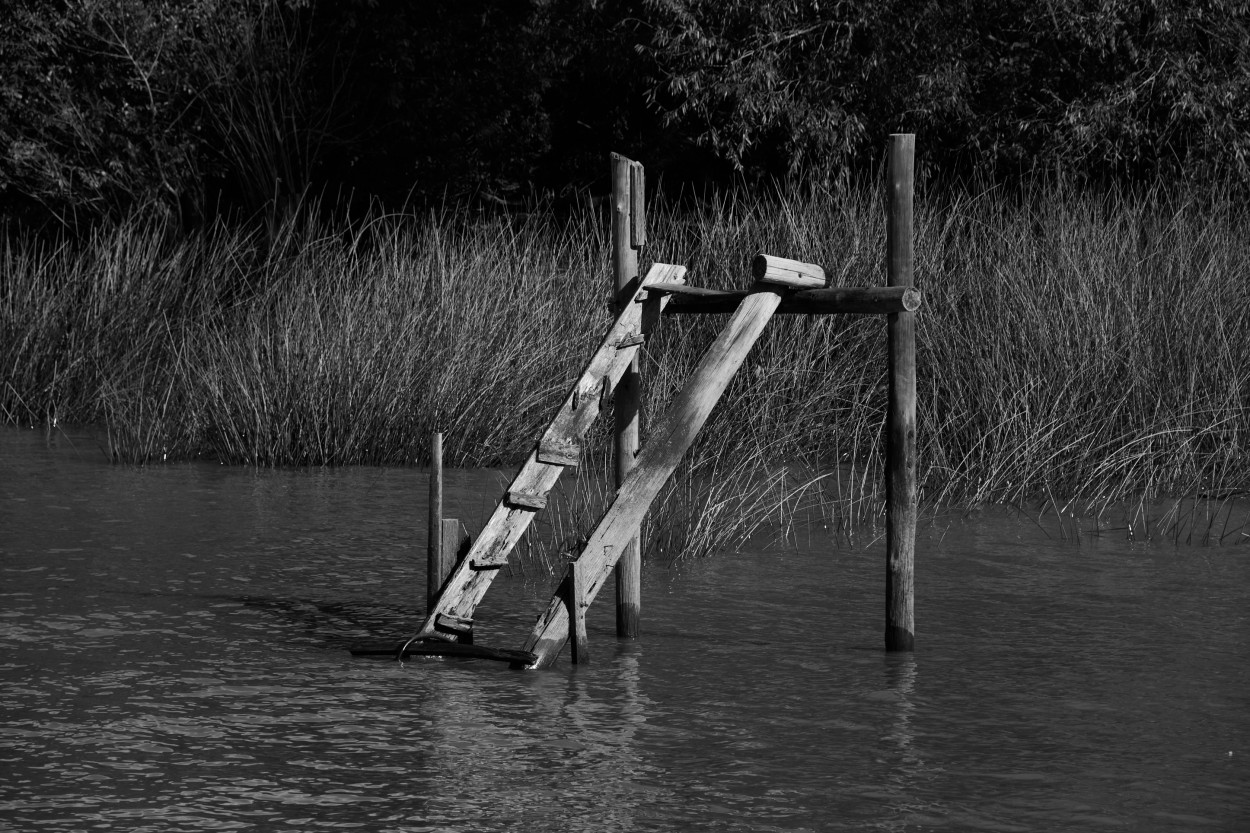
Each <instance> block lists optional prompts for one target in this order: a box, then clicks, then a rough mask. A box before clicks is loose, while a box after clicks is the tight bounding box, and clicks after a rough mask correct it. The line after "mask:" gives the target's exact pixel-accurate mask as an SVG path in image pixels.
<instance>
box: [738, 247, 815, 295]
mask: <svg viewBox="0 0 1250 833" xmlns="http://www.w3.org/2000/svg"><path fill="white" fill-rule="evenodd" d="M751 274H752V275H754V276H755V279H756V280H757V281H764V283H779V284H782V285H783V286H792V287H796V288H799V287H822V286H828V281H827V280H826V279H825V270H824V269H822V268H821V267H819V266H817V265H816V264H815V263H804V262H803V261H801V260H790V259H789V258H785V257H774V256H773V255H766V254H762V253H761V254H758V255H756V256H755V257H754V259H752V260H751Z"/></svg>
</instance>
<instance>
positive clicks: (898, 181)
mask: <svg viewBox="0 0 1250 833" xmlns="http://www.w3.org/2000/svg"><path fill="white" fill-rule="evenodd" d="M915 150H916V137H915V136H914V135H912V134H910V133H895V134H893V135H892V136H890V149H889V167H888V185H887V187H888V189H889V193H888V196H887V206H888V209H887V210H888V214H887V220H886V249H887V256H886V259H887V264H886V274H887V278H886V282H887V283H888V284H889V285H890V286H913V285H914V282H915V281H914V275H913V260H912V186H913V170H914V157H915ZM915 319H916V314H915V313H914V312H892V313H890V314H889V315H888V316H887V319H886V320H887V325H886V326H887V332H888V341H889V352H890V359H889V368H890V383H889V384H890V394H889V397H890V401H889V411H888V433H887V445H886V481H885V494H886V528H885V541H886V544H885V547H886V571H885V649H886V650H887V651H911V650H914V648H915V641H916V618H915V599H914V595H913V594H914V586H915V553H916V320H915Z"/></svg>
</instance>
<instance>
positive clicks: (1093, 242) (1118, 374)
mask: <svg viewBox="0 0 1250 833" xmlns="http://www.w3.org/2000/svg"><path fill="white" fill-rule="evenodd" d="M917 205H918V211H917V217H916V262H917V283H918V285H919V287H920V288H921V289H922V290H923V292H924V305H923V307H922V308H921V311H920V313H919V318H918V338H917V340H918V344H919V350H920V352H919V356H918V373H919V379H920V406H919V437H920V447H919V459H920V461H921V471H920V483H921V495H922V501H923V502H924V504H925V505H927V506H943V505H951V504H969V505H971V504H978V503H987V502H1007V503H1017V504H1023V503H1025V502H1028V501H1034V502H1040V504H1039V505H1042V506H1053V507H1054V509H1055V510H1056V511H1058V512H1063V511H1070V510H1071V508H1072V507H1073V506H1074V505H1076V502H1080V505H1081V506H1082V507H1083V508H1082V511H1084V512H1093V513H1095V514H1098V513H1105V512H1107V511H1110V507H1112V506H1114V505H1119V504H1123V503H1124V502H1125V501H1126V500H1134V501H1137V502H1138V503H1137V505H1138V506H1146V505H1147V504H1148V503H1149V501H1153V500H1154V499H1156V498H1158V497H1160V496H1164V495H1172V496H1189V497H1191V498H1194V499H1198V500H1202V499H1206V500H1208V501H1210V500H1216V501H1228V500H1232V499H1236V497H1237V496H1238V495H1239V494H1245V493H1246V491H1247V490H1248V489H1250V458H1248V457H1247V443H1248V439H1247V432H1248V430H1250V419H1248V415H1250V339H1248V338H1247V335H1246V334H1247V333H1248V332H1250V289H1248V288H1247V281H1246V275H1247V274H1250V268H1248V267H1250V257H1248V256H1247V255H1246V254H1245V249H1244V247H1242V246H1240V245H1238V244H1239V241H1241V240H1243V239H1245V238H1246V237H1247V236H1248V235H1247V232H1250V221H1248V218H1247V213H1246V211H1245V209H1244V208H1243V207H1242V206H1241V205H1239V204H1238V203H1236V202H1234V201H1233V200H1232V199H1231V198H1229V197H1227V196H1222V195H1214V196H1212V195H1195V194H1175V193H1155V194H1144V195H1141V194H1137V195H1130V194H1116V195H1102V196H1094V195H1090V194H1084V193H1077V192H1074V191H1071V190H1066V189H1064V188H1061V187H1048V188H1038V189H1037V190H1036V191H1035V192H1034V193H1031V194H1026V195H1023V196H1022V195H1019V194H1016V195H1004V194H1000V193H998V192H996V191H994V190H992V189H986V190H983V191H980V192H975V193H970V192H967V191H963V192H958V193H954V192H952V193H949V194H936V195H925V194H921V195H919V197H918V200H917ZM318 216H319V213H318V212H316V211H307V212H303V213H301V214H298V215H296V219H293V220H291V221H290V222H288V223H286V224H285V225H283V226H282V227H280V228H277V229H275V230H270V231H269V233H267V234H265V235H261V234H255V233H251V232H248V231H246V230H243V229H239V228H225V227H217V228H213V229H210V230H208V231H205V232H203V233H200V234H198V235H195V236H192V237H179V236H175V235H174V234H172V232H171V231H170V230H169V229H167V228H165V227H162V226H161V225H160V224H158V223H152V222H144V221H141V220H134V221H131V222H128V223H124V224H122V225H120V226H117V227H114V228H110V229H107V230H100V231H99V232H97V233H96V234H95V235H94V236H93V237H91V238H90V239H88V240H86V241H83V242H81V243H78V244H65V245H61V246H48V245H46V244H43V243H40V242H37V241H35V240H34V239H30V238H22V237H16V238H10V239H8V240H6V241H5V248H4V251H3V261H2V263H0V266H2V269H3V273H2V277H3V283H2V284H0V316H2V317H0V322H2V324H3V328H2V331H0V368H3V370H2V371H0V372H3V374H4V376H3V382H2V383H0V409H2V412H3V415H4V417H5V418H6V419H7V420H9V421H13V422H34V421H45V420H60V421H63V422H78V423H82V422H91V423H98V424H102V425H104V426H106V427H107V435H108V442H109V448H110V451H111V453H113V454H114V455H115V456H116V457H117V458H118V459H121V460H127V461H136V462H142V461H148V460H159V459H185V458H194V457H207V458H212V459H219V460H222V461H225V462H232V463H246V464H251V465H326V464H332V465H333V464H350V463H368V464H386V465H410V464H414V463H421V462H423V455H424V449H425V448H426V445H427V441H428V437H429V435H430V433H431V432H432V431H434V430H441V431H443V432H445V434H446V435H447V445H446V449H445V453H446V455H447V458H448V463H449V464H451V465H460V466H495V465H504V464H507V463H510V462H513V461H516V460H518V459H520V458H521V457H523V456H524V455H525V454H526V453H527V451H528V450H529V449H530V448H531V447H532V445H533V443H534V442H535V440H536V438H537V436H538V435H539V434H540V433H541V431H542V428H543V427H544V426H545V424H546V422H547V421H548V420H549V419H550V417H551V415H552V412H553V410H554V408H555V407H556V406H557V403H558V402H559V401H561V399H562V397H563V396H564V394H565V392H566V391H567V388H568V386H569V385H570V383H571V381H572V380H573V379H574V378H575V377H576V375H577V374H578V373H579V371H580V368H581V366H582V364H583V362H584V361H585V359H586V357H587V356H588V355H589V353H590V351H591V349H593V346H594V344H595V343H596V342H597V340H598V338H599V337H600V335H601V333H602V332H603V329H604V328H605V326H606V325H607V323H608V321H609V313H608V309H607V286H608V283H609V276H608V241H607V239H606V235H605V229H606V219H607V218H606V216H600V215H599V214H597V213H595V212H593V211H590V210H586V211H583V212H581V213H574V214H573V215H572V216H567V217H557V216H555V215H554V214H547V213H542V212H539V213H536V214H530V215H524V216H515V217H493V218H491V217H484V218H478V219H474V218H471V217H467V216H465V215H456V214H452V213H448V214H444V215H438V214H435V215H427V216H416V217H413V216H407V217H390V216H377V217H373V218H369V219H367V220H366V221H363V222H354V223H351V222H345V221H333V220H326V219H316V218H317V217H318ZM650 217H651V227H652V234H651V239H652V246H651V247H650V249H649V250H648V251H647V252H646V258H647V259H654V260H658V261H664V262H676V263H684V264H687V265H688V266H689V267H690V273H689V280H690V282H691V283H693V284H696V285H702V286H712V287H729V286H734V287H741V286H744V285H746V283H747V280H748V278H747V268H746V266H747V263H748V262H749V258H750V256H751V255H752V254H754V253H755V252H757V251H767V252H769V253H773V254H777V255H782V256H786V257H794V258H798V259H802V260H808V261H812V262H817V263H821V264H823V265H824V266H825V268H826V270H827V271H828V272H829V273H830V274H831V275H832V279H833V282H834V283H835V284H838V285H874V284H880V283H882V282H883V270H884V267H883V256H882V251H883V241H884V222H883V210H882V206H881V200H880V198H879V196H878V189H876V188H875V187H871V186H863V187H855V188H850V189H848V190H845V191H842V192H837V193H830V192H823V191H819V190H817V191H814V192H811V193H803V194H800V193H799V192H797V191H795V192H790V193H781V194H777V195H774V196H773V197H771V198H768V199H756V200H750V201H748V200H746V199H744V198H742V197H740V196H739V197H734V196H726V197H722V198H717V199H713V200H711V201H708V202H705V203H703V204H702V205H700V206H699V207H696V208H693V209H683V210H677V209H676V208H674V207H672V206H669V205H664V204H657V205H654V206H652V207H651V211H650ZM722 322H723V318H721V317H711V318H706V319H705V318H698V317H688V318H670V319H666V321H665V323H664V326H663V328H662V329H661V331H660V333H659V334H658V336H657V337H656V338H655V339H653V340H652V341H651V342H650V343H649V345H648V347H647V349H646V350H645V352H644V356H643V373H644V377H645V379H646V407H645V410H644V415H643V420H644V435H645V426H646V424H647V421H648V420H650V419H651V418H653V417H654V415H655V414H656V413H658V411H659V409H661V408H662V407H663V406H664V404H665V403H666V402H667V401H668V400H669V399H670V398H671V397H672V396H673V395H674V393H675V392H676V391H677V390H678V389H679V388H680V386H681V384H682V383H683V381H684V379H685V378H686V377H687V376H688V374H689V371H690V370H691V369H692V368H693V365H694V364H695V363H696V362H697V361H698V358H699V356H700V355H701V353H702V351H703V349H704V348H705V347H706V346H707V344H709V343H710V341H711V340H712V339H713V338H714V337H715V334H716V332H717V329H718V327H719V326H720V324H721V323H722ZM884 385H885V334H884V326H883V323H882V321H881V320H880V319H879V318H870V317H852V316H811V317H809V316H787V317H778V318H777V319H775V320H774V321H773V322H772V323H771V324H770V325H769V328H768V330H766V332H765V335H764V336H763V337H762V338H761V340H760V342H759V343H758V344H757V346H756V347H755V349H754V350H753V352H752V354H751V356H750V358H749V359H748V361H747V364H746V366H745V367H744V369H743V371H742V372H741V373H740V374H739V375H738V376H737V378H735V380H734V381H733V383H732V384H731V386H730V388H729V390H728V392H727V393H726V395H725V398H724V400H723V401H722V403H721V404H720V405H719V406H718V408H717V410H716V411H715V412H714V413H713V416H712V418H711V420H710V421H709V423H708V425H707V427H706V429H705V430H704V433H703V435H702V437H701V438H700V440H699V441H698V443H697V445H696V447H695V449H694V451H693V452H692V455H691V457H690V460H689V462H688V463H687V465H686V466H685V467H684V469H683V472H684V473H683V475H682V476H681V477H679V478H678V479H677V481H676V482H675V483H674V484H673V485H672V486H671V487H670V490H669V492H668V493H666V495H665V496H664V498H663V499H662V501H661V502H660V504H659V505H658V507H657V510H656V512H655V513H654V516H653V521H652V523H651V527H650V528H651V536H650V539H651V542H652V547H653V551H654V552H659V551H660V550H664V551H665V552H668V553H674V552H680V551H684V552H706V551H710V550H712V549H715V548H717V547H720V546H722V545H724V544H725V543H726V542H730V543H732V542H736V541H741V540H744V539H745V538H746V537H749V536H750V535H752V534H755V533H758V532H760V531H761V530H764V529H768V530H772V531H773V532H776V531H777V530H779V529H780V530H782V531H784V530H785V529H786V524H787V523H789V522H790V521H791V520H793V519H794V518H796V517H797V518H809V519H810V518H811V517H813V515H812V513H817V514H818V515H819V516H821V519H822V520H823V522H824V523H825V524H826V526H828V527H829V528H830V529H832V530H834V531H836V532H838V533H839V534H850V533H851V531H853V530H855V529H857V528H860V527H862V526H863V524H864V523H865V522H870V521H873V520H874V519H876V518H877V517H878V515H879V511H880V506H881V498H882V494H881V493H882V483H881V457H882V452H883V447H882V442H883V427H884V418H885V393H884ZM606 438H607V434H606V427H605V426H602V425H600V426H597V427H596V428H595V429H594V430H593V431H592V435H591V438H590V443H589V445H590V448H591V451H590V452H588V454H591V455H594V454H600V455H602V454H603V451H602V449H603V448H605V447H606ZM595 459H598V458H595ZM604 459H606V457H605V458H604ZM597 465H598V464H596V466H597ZM596 466H587V467H585V468H586V469H587V470H590V469H596ZM603 466H604V467H605V469H606V463H604V464H603ZM600 479H601V480H602V479H603V478H600ZM578 488H580V489H581V492H580V493H578V492H577V491H576V490H574V493H575V494H580V495H581V497H579V498H577V501H580V504H578V505H580V506H581V507H582V508H581V509H576V510H573V509H570V510H569V512H570V513H572V514H570V516H569V517H570V518H572V517H573V516H574V515H578V513H581V514H582V515H585V516H587V517H590V516H593V515H595V513H596V512H597V511H598V510H597V509H595V508H594V505H595V501H596V500H598V501H601V500H602V499H603V488H604V487H602V486H592V485H591V484H590V481H589V480H586V481H585V482H584V483H583V485H582V486H580V487H578ZM596 490H598V491H596ZM596 495H597V497H596ZM574 502H576V501H574ZM570 505H572V504H570ZM579 517H580V516H579ZM592 519H593V518H592ZM569 523H570V525H571V523H572V522H571V521H570V522H569ZM1225 531H1226V532H1227V530H1225ZM571 534H574V533H571V532H570V529H568V528H560V529H555V528H553V529H552V536H554V537H557V538H562V539H567V538H568V537H569V536H570V535H571ZM1238 535H1241V536H1242V537H1244V531H1243V527H1242V526H1241V525H1238V524H1234V525H1233V532H1232V533H1231V535H1229V534H1225V535H1223V536H1222V537H1221V540H1240V539H1239V538H1238ZM549 544H550V542H548V544H544V546H548V545H549Z"/></svg>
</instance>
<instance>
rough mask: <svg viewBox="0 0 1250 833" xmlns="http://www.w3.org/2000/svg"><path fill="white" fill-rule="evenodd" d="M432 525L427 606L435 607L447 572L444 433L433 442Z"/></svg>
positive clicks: (427, 559) (426, 568) (431, 608)
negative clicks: (444, 506) (444, 505)
mask: <svg viewBox="0 0 1250 833" xmlns="http://www.w3.org/2000/svg"><path fill="white" fill-rule="evenodd" d="M429 520H430V525H429V527H427V529H428V531H429V532H428V536H427V545H426V554H425V609H426V610H427V611H431V610H433V609H434V602H435V601H436V600H437V599H438V590H439V588H440V587H442V586H443V580H444V579H445V578H446V577H447V573H446V572H445V571H444V570H443V434H442V432H436V433H435V434H434V438H433V440H432V441H431V442H430V519H429Z"/></svg>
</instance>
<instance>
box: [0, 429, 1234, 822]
mask: <svg viewBox="0 0 1250 833" xmlns="http://www.w3.org/2000/svg"><path fill="white" fill-rule="evenodd" d="M497 487H498V475H497V474H495V473H490V472H451V473H449V487H448V489H449V500H448V504H449V509H448V512H447V514H449V515H450V514H457V515H458V516H460V517H461V518H462V519H464V520H465V521H466V522H467V523H468V524H469V526H470V527H475V526H480V524H481V523H482V521H483V520H484V518H485V516H486V514H487V513H488V512H489V510H490V508H491V507H492V505H493V500H494V497H495V495H496V491H497ZM424 501H425V476H424V473H422V472H420V471H417V470H394V469H390V470H387V469H365V468H360V469H346V470H316V471H254V470H250V469H241V468H228V467H221V466H215V465H207V464H190V465H174V466H158V467H151V468H142V469H139V468H126V467H120V466H111V465H109V464H108V463H107V462H105V460H104V458H103V455H102V454H101V453H100V452H99V450H98V448H96V447H95V446H94V445H93V444H92V443H91V441H90V439H89V438H88V437H86V436H67V435H59V436H54V437H53V438H52V442H48V441H46V438H45V436H44V435H43V434H42V433H40V432H34V431H20V430H17V429H4V430H3V431H0V646H3V654H2V655H0V722H2V724H3V726H2V728H0V829H4V830H15V831H43V830H49V831H51V830H67V831H68V830H96V829H99V830H151V831H175V830H217V829H221V830H263V831H268V830H277V829H290V830H321V829H326V830H340V829H363V830H371V831H373V830H377V831H435V830H438V831H443V830H465V831H472V830H534V831H545V830H679V829H694V830H704V829H706V830H742V831H747V830H752V831H755V830H812V831H817V830H915V831H922V830H942V831H946V830H949V831H967V830H995V831H1023V830H1038V831H1055V830H1126V831H1129V830H1131V831H1155V830H1157V831H1175V830H1200V831H1238V830H1243V831H1244V830H1250V765H1248V758H1250V744H1248V743H1247V740H1248V739H1250V695H1248V694H1247V692H1250V623H1248V622H1247V613H1246V611H1247V609H1248V608H1250V569H1248V562H1247V555H1248V553H1250V550H1248V549H1247V548H1246V547H1197V546H1175V545H1172V544H1169V543H1159V542H1154V543H1134V542H1131V541H1129V540H1127V537H1126V536H1125V535H1124V534H1122V533H1121V534H1117V533H1115V532H1106V533H1104V534H1102V535H1101V536H1098V537H1089V536H1085V535H1082V536H1076V537H1073V536H1070V535H1069V536H1066V537H1064V536H1061V535H1059V534H1058V530H1056V529H1048V528H1047V524H1046V523H1042V524H1040V525H1039V524H1035V523H1034V522H1033V521H1032V520H1030V519H1029V518H1026V517H1022V516H1020V515H1019V514H1012V513H1007V512H994V511H987V512H984V513H978V514H975V515H972V516H970V517H959V516H952V517H943V518H940V519H937V520H935V521H932V522H930V523H927V524H926V525H925V526H924V528H923V529H922V531H921V535H920V539H919V541H918V544H917V577H918V578H917V599H918V600H917V628H918V633H917V651H916V653H915V654H914V655H908V656H902V655H887V654H884V653H883V652H882V651H881V649H880V646H881V643H882V636H881V631H882V607H883V584H884V563H883V562H884V554H883V545H882V543H881V542H880V541H873V540H872V538H871V535H868V536H864V537H863V538H861V539H858V540H857V541H856V542H855V543H854V544H853V545H852V544H849V543H848V542H846V541H842V542H837V543H835V542H831V541H828V540H823V539H822V538H821V536H820V535H817V534H813V535H812V536H811V537H810V539H805V541H804V543H803V545H802V546H791V547H788V548H778V547H772V548H769V547H763V546H761V547H758V548H755V549H753V550H751V551H746V552H742V553H737V554H724V555H720V556H717V557H714V558H710V559H706V560H703V561H698V562H686V563H680V562H679V563H678V564H677V565H676V566H672V567H665V566H662V565H648V567H647V570H646V573H645V575H644V582H643V592H644V630H645V633H644V637H643V639H642V641H641V642H638V643H632V644H631V643H618V642H616V640H615V638H614V637H613V635H612V627H613V626H612V611H611V609H610V606H609V605H608V604H606V603H605V602H606V601H607V600H608V599H610V593H608V594H605V595H604V596H603V598H602V600H601V602H600V603H599V604H596V605H595V607H594V608H592V611H591V613H592V616H591V620H590V623H589V627H590V640H591V650H592V659H593V662H592V664H591V665H589V666H582V667H576V668H574V667H571V666H570V665H569V664H568V663H567V659H566V660H564V661H562V662H561V663H560V664H559V665H557V667H556V668H554V669H553V670H551V671H546V672H519V671H511V670H509V669H508V668H506V667H505V666H503V665H500V664H498V663H493V662H489V661H463V660H423V661H414V662H408V663H404V664H398V663H395V662H392V661H383V660H369V659H353V658H352V657H351V656H350V655H349V654H348V652H347V646H349V645H350V644H351V643H353V642H356V641H360V640H368V639H376V638H392V637H395V636H398V635H400V634H403V633H407V632H409V631H410V630H411V629H412V628H413V627H414V626H415V625H416V624H417V617H418V616H419V614H420V609H421V607H422V606H423V601H422V600H423V598H424V587H423V575H424V568H423V564H422V558H423V554H424V527H425V521H424V516H423V508H422V507H423V505H424ZM551 583H552V581H551V579H549V578H548V577H547V576H546V575H545V574H543V573H542V572H541V571H539V570H536V569H534V568H532V567H531V568H530V569H528V570H526V571H525V573H524V574H523V573H521V572H520V571H514V572H513V573H512V574H511V575H504V576H502V577H501V578H500V579H499V580H498V581H497V582H496V583H495V585H494V587H492V590H491V592H490V594H488V596H487V598H486V602H485V604H484V605H483V607H482V608H481V609H480V610H479V614H478V634H479V636H478V640H479V641H480V642H482V643H484V644H496V645H499V646H501V647H519V646H520V645H521V643H522V642H523V641H524V638H525V635H526V634H527V633H528V630H529V628H530V626H531V625H532V624H533V622H534V619H535V618H536V616H537V614H538V612H539V611H540V610H541V609H542V608H543V607H544V606H545V604H546V600H547V598H548V597H549V594H550V591H551ZM566 657H567V655H566Z"/></svg>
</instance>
